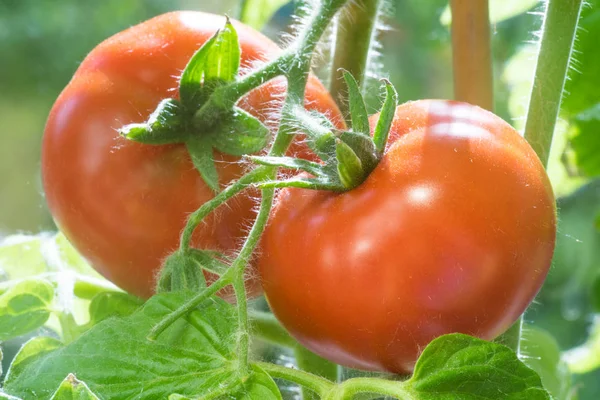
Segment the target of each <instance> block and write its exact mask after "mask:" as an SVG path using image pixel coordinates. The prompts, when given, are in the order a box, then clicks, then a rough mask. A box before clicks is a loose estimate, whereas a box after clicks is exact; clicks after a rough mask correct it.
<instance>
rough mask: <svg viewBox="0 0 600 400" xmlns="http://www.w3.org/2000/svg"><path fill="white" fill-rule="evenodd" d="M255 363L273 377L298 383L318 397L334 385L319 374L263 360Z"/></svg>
mask: <svg viewBox="0 0 600 400" xmlns="http://www.w3.org/2000/svg"><path fill="white" fill-rule="evenodd" d="M255 364H256V365H258V366H259V367H260V368H262V369H263V370H265V372H267V373H268V374H269V375H271V376H272V377H273V378H279V379H284V380H286V381H288V382H294V383H297V384H300V385H302V386H304V387H306V388H309V389H310V390H312V391H313V392H314V393H316V394H317V395H319V397H323V396H324V395H325V394H326V393H328V392H329V391H330V390H331V388H332V387H333V386H334V383H333V382H330V381H328V380H327V379H324V378H321V377H320V376H317V375H313V374H311V373H309V372H304V371H299V370H297V369H292V368H287V367H284V366H281V365H276V364H271V363H265V362H257V363H255Z"/></svg>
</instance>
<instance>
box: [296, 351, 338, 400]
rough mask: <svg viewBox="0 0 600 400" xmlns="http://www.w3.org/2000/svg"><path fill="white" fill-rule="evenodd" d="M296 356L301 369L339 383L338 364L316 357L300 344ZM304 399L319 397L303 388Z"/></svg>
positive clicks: (314, 399)
mask: <svg viewBox="0 0 600 400" xmlns="http://www.w3.org/2000/svg"><path fill="white" fill-rule="evenodd" d="M294 355H295V357H296V363H297V364H298V367H299V368H300V369H302V370H304V371H307V372H310V373H313V374H315V375H318V376H321V377H323V378H326V379H328V380H331V381H333V382H335V381H337V379H338V376H339V367H338V365H337V364H334V363H332V362H331V361H329V360H326V359H324V358H322V357H320V356H318V355H316V354H315V353H313V352H311V351H309V350H308V349H306V348H305V347H303V346H301V345H300V344H298V345H297V346H296V348H295V349H294ZM302 399H303V400H316V399H318V397H317V396H316V394H315V393H314V392H313V391H312V390H307V388H305V387H303V388H302Z"/></svg>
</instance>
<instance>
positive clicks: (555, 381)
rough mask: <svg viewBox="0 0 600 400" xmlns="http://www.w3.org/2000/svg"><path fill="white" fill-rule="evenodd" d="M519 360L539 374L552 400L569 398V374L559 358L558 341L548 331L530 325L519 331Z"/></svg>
mask: <svg viewBox="0 0 600 400" xmlns="http://www.w3.org/2000/svg"><path fill="white" fill-rule="evenodd" d="M520 358H521V360H522V361H523V362H524V363H525V364H526V365H527V366H528V367H530V368H531V369H533V370H534V371H535V372H537V373H538V374H539V375H540V378H541V379H542V384H543V385H544V388H546V390H548V391H549V392H550V394H551V395H552V398H553V399H554V400H569V399H571V398H572V397H571V396H572V394H573V392H574V390H573V388H572V386H571V374H570V372H569V369H568V367H567V365H566V363H565V362H564V361H562V360H561V358H560V349H559V347H558V343H556V340H555V339H554V337H553V336H552V335H550V334H549V333H548V332H546V331H544V330H542V329H539V328H536V327H534V326H531V325H525V326H523V330H522V333H521V348H520Z"/></svg>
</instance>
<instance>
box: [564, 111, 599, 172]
mask: <svg viewBox="0 0 600 400" xmlns="http://www.w3.org/2000/svg"><path fill="white" fill-rule="evenodd" d="M571 122H572V124H574V125H575V126H576V129H575V131H576V134H575V135H574V136H573V137H571V141H570V143H569V145H570V146H571V148H572V149H573V150H574V151H575V161H576V163H577V167H578V168H579V169H580V171H581V172H582V173H583V174H585V175H587V176H589V177H597V176H600V155H599V154H600V135H598V132H600V102H599V103H597V104H596V105H594V106H592V107H590V108H588V109H587V110H584V111H582V112H581V113H579V114H577V115H576V116H575V117H574V118H573V119H572V120H571Z"/></svg>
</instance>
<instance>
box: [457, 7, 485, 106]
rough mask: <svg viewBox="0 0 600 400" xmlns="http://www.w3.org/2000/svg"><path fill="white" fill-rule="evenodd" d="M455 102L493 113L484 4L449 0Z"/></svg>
mask: <svg viewBox="0 0 600 400" xmlns="http://www.w3.org/2000/svg"><path fill="white" fill-rule="evenodd" d="M450 6H451V9H452V27H451V29H452V70H453V74H454V98H455V99H456V100H460V101H465V102H467V103H471V104H475V105H478V106H479V107H482V108H485V109H486V110H490V111H493V107H494V95H493V78H492V56H491V49H490V20H489V10H488V9H489V7H488V1H487V0H481V1H470V0H452V1H451V2H450Z"/></svg>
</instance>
